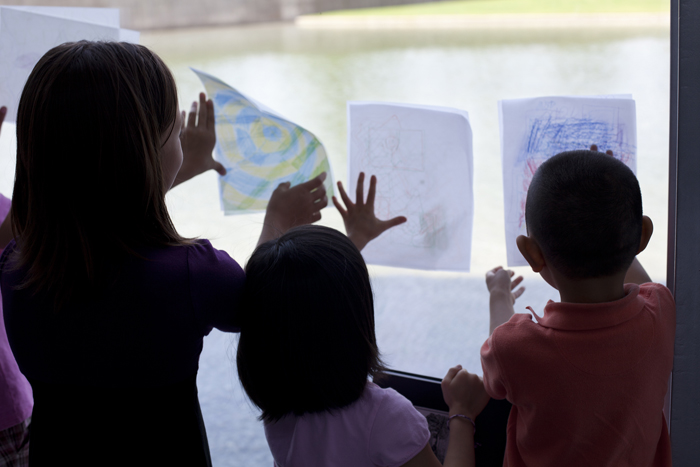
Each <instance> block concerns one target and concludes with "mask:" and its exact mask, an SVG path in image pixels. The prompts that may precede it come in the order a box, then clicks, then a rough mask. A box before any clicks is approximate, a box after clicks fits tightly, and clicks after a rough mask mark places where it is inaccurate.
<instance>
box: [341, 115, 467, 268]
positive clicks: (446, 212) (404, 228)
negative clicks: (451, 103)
mask: <svg viewBox="0 0 700 467" xmlns="http://www.w3.org/2000/svg"><path fill="white" fill-rule="evenodd" d="M348 165H349V169H348V177H349V185H350V186H349V191H348V193H349V194H350V196H351V197H353V198H354V193H355V187H356V184H357V177H358V175H359V173H360V172H364V173H365V175H366V177H365V194H366V193H367V189H368V187H369V177H370V176H371V175H376V176H377V193H376V200H375V212H376V214H377V216H378V217H379V218H380V219H389V218H393V217H395V216H406V218H407V219H408V221H407V222H406V223H405V224H402V225H400V226H398V227H394V228H392V229H390V230H388V231H386V232H384V233H383V234H382V235H380V236H379V237H378V238H377V239H375V240H373V241H371V242H370V243H369V244H368V245H367V246H366V247H365V249H364V250H363V251H362V254H363V256H364V257H365V260H366V261H367V262H368V263H372V264H381V265H386V266H397V267H406V268H416V269H428V270H430V269H436V270H447V271H469V265H470V261H471V239H472V223H473V212H474V195H473V188H472V182H473V159H472V131H471V126H470V125H469V117H468V115H467V113H466V112H464V111H462V110H457V109H450V108H442V107H427V106H418V105H405V104H391V103H382V102H348Z"/></svg>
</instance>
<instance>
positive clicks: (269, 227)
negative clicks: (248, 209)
mask: <svg viewBox="0 0 700 467" xmlns="http://www.w3.org/2000/svg"><path fill="white" fill-rule="evenodd" d="M325 179H326V172H323V173H322V174H320V175H318V176H317V177H315V178H312V179H311V180H309V181H308V182H304V183H300V184H299V185H296V186H294V187H291V188H290V183H289V182H285V183H280V185H279V186H278V187H277V188H276V189H275V191H273V192H272V196H271V197H270V201H269V202H268V203H267V209H266V210H265V220H264V221H263V228H262V232H261V233H260V238H259V239H258V245H260V244H262V243H265V242H267V241H269V240H274V239H275V238H278V237H280V236H281V235H282V234H284V233H285V232H286V231H287V230H289V229H291V228H292V227H296V226H298V225H305V224H312V223H314V222H316V221H318V220H320V219H321V209H323V208H325V207H326V206H328V198H327V197H326V187H324V186H323V181H324V180H325Z"/></svg>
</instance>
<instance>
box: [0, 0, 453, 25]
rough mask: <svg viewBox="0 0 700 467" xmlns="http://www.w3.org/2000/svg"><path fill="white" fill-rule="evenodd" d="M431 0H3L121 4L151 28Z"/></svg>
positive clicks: (128, 19)
mask: <svg viewBox="0 0 700 467" xmlns="http://www.w3.org/2000/svg"><path fill="white" fill-rule="evenodd" d="M428 1H436V0H59V1H55V0H54V1H52V0H0V5H35V6H75V7H109V8H119V9H120V11H121V24H122V27H125V28H129V29H138V30H148V29H165V28H180V27H196V26H215V25H226V24H239V23H259V22H273V21H289V20H292V19H294V18H295V17H297V16H298V15H303V14H309V13H320V12H323V11H331V10H342V9H350V8H369V7H377V6H388V5H401V4H407V3H425V2H428ZM438 1H439V0H438Z"/></svg>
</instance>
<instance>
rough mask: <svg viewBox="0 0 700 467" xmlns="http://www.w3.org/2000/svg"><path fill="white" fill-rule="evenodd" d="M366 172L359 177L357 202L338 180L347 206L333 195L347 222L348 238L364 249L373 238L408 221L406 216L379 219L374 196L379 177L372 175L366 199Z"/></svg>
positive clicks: (356, 194) (360, 248)
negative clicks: (353, 200)
mask: <svg viewBox="0 0 700 467" xmlns="http://www.w3.org/2000/svg"><path fill="white" fill-rule="evenodd" d="M364 185H365V174H364V172H360V176H359V177H358V178H357V190H356V193H355V202H354V203H353V202H352V201H351V200H350V197H349V196H348V195H347V193H345V189H344V188H343V184H342V183H341V182H338V191H339V192H340V197H341V198H342V199H343V202H344V203H345V208H343V205H342V204H340V202H339V201H338V199H337V198H336V197H335V196H334V197H333V204H335V207H336V208H337V209H338V212H340V215H341V216H342V217H343V222H344V223H345V231H346V232H347V234H348V238H349V239H350V240H352V242H353V243H354V244H355V246H356V247H357V249H358V250H362V249H363V248H364V247H365V246H366V245H367V244H368V243H369V242H370V241H371V240H373V239H375V238H377V237H378V236H379V235H381V234H382V233H383V232H384V231H386V230H388V229H390V228H392V227H395V226H397V225H399V224H403V223H404V222H406V218H405V217H404V216H398V217H394V218H393V219H389V220H386V221H382V220H379V219H377V216H375V215H374V196H375V193H376V190H377V177H375V176H374V175H372V177H371V178H370V179H369V191H368V192H367V200H366V201H365V199H364V198H365V195H364V191H365V186H364Z"/></svg>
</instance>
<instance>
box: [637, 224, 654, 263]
mask: <svg viewBox="0 0 700 467" xmlns="http://www.w3.org/2000/svg"><path fill="white" fill-rule="evenodd" d="M652 233H654V223H653V222H651V219H650V218H649V216H642V238H641V239H640V240H639V250H638V251H637V254H639V253H641V252H642V251H644V249H645V248H646V247H647V245H648V244H649V239H650V238H651V234H652Z"/></svg>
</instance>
